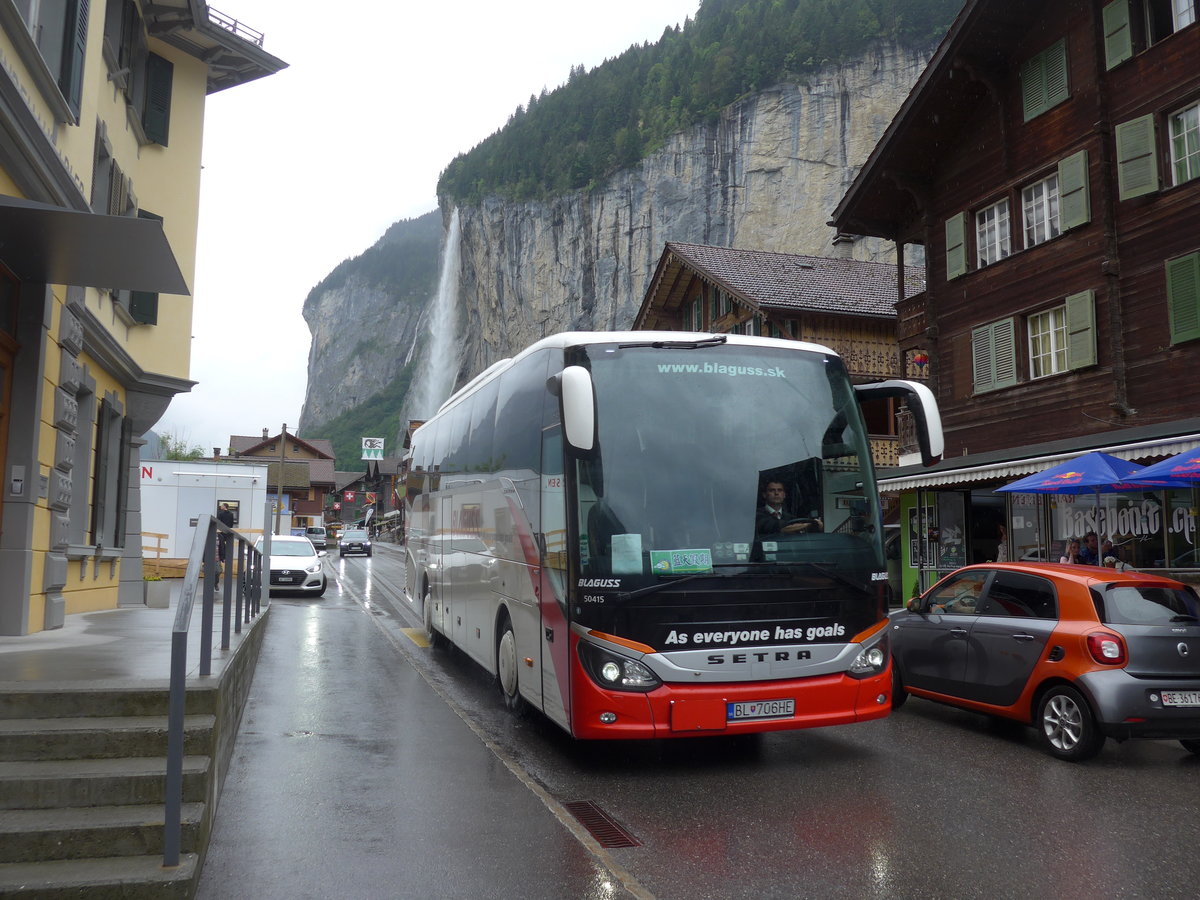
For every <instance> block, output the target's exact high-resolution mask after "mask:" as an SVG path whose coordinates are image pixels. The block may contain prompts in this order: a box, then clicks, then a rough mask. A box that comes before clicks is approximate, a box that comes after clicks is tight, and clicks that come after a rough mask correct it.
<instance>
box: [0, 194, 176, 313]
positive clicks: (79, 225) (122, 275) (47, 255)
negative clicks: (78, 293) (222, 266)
mask: <svg viewBox="0 0 1200 900" xmlns="http://www.w3.org/2000/svg"><path fill="white" fill-rule="evenodd" d="M0 261H2V262H3V263H4V264H5V265H6V266H8V268H9V269H11V270H12V271H13V273H14V274H15V275H16V276H17V277H18V278H20V279H21V280H22V281H36V282H44V283H46V284H69V285H79V286H83V287H97V288H107V289H109V290H133V291H149V292H152V293H160V294H188V293H190V292H189V291H188V286H187V283H186V282H184V280H183V274H182V273H181V272H180V271H179V263H178V262H176V261H175V254H174V253H173V252H172V251H171V245H170V244H169V243H168V242H167V237H166V235H165V234H163V230H162V223H161V222H159V221H158V220H156V219H143V218H138V217H135V216H102V215H98V214H97V213H91V212H81V211H79V210H74V209H66V208H64V207H61V206H51V205H49V204H46V203H37V202H35V201H33V200H24V199H21V198H20V197H10V196H7V195H0Z"/></svg>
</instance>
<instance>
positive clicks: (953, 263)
mask: <svg viewBox="0 0 1200 900" xmlns="http://www.w3.org/2000/svg"><path fill="white" fill-rule="evenodd" d="M966 242H967V214H966V213H965V212H961V213H959V214H958V215H956V216H951V217H950V218H949V219H947V220H946V280H947V281H952V280H953V279H955V278H958V277H959V276H960V275H965V274H966V272H967V246H966Z"/></svg>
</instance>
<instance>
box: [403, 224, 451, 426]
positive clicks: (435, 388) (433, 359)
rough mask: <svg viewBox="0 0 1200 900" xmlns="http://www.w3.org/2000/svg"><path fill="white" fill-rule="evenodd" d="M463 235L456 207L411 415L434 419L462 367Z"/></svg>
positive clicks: (434, 300)
mask: <svg viewBox="0 0 1200 900" xmlns="http://www.w3.org/2000/svg"><path fill="white" fill-rule="evenodd" d="M460 237H461V233H460V230H459V224H458V209H457V208H455V209H454V211H453V212H452V213H451V214H450V226H449V228H448V229H447V231H446V243H445V245H443V247H442V259H441V264H440V266H439V268H438V286H437V294H436V295H435V296H434V298H433V303H432V304H431V306H430V310H429V319H428V321H429V340H428V342H427V344H426V349H425V359H424V365H423V367H422V368H421V370H420V373H419V374H418V375H417V377H416V379H415V384H414V385H413V392H412V394H411V397H412V399H411V400H410V401H409V403H408V404H407V405H408V407H409V409H410V410H411V415H410V416H409V418H413V419H428V418H430V417H431V416H432V415H433V414H434V413H436V412H437V410H438V407H439V406H441V405H442V404H443V403H444V402H445V401H446V398H447V397H449V396H450V394H451V392H452V391H453V390H454V379H455V377H456V376H457V375H458V366H459V359H458V346H459V344H458V342H457V341H456V340H455V331H456V329H457V326H458V321H457V320H458V316H457V312H458V309H457V307H458V275H459V251H458V248H459V240H460Z"/></svg>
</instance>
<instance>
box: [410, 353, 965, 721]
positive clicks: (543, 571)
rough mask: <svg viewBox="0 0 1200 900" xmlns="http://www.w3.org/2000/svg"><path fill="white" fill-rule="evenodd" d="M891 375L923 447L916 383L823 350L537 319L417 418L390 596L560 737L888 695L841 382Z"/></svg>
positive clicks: (851, 713)
mask: <svg viewBox="0 0 1200 900" xmlns="http://www.w3.org/2000/svg"><path fill="white" fill-rule="evenodd" d="M901 396H903V397H906V398H907V399H908V405H909V408H910V409H911V410H913V412H914V418H915V419H916V421H917V422H918V432H919V435H920V442H921V445H922V454H923V456H924V457H925V458H926V461H927V462H928V461H931V460H932V459H934V458H936V456H938V455H940V453H941V443H942V432H941V420H940V418H939V416H938V413H937V408H936V404H935V403H934V400H933V397H932V394H931V393H930V392H929V391H928V389H926V388H925V387H924V386H922V385H919V384H916V383H913V382H905V381H888V382H880V383H877V384H866V385H852V384H851V382H850V378H849V377H848V376H847V374H846V370H845V367H844V366H843V364H842V361H841V359H840V358H839V357H838V356H837V354H835V353H834V352H832V351H831V350H829V349H827V348H825V347H821V346H818V345H815V344H808V343H801V342H796V341H783V340H772V339H769V338H756V337H745V336H739V335H711V334H690V333H684V332H643V331H638V332H598V333H564V334H559V335H555V336H553V337H548V338H545V339H544V340H541V341H539V342H537V343H536V344H534V345H532V346H531V347H529V348H528V349H526V350H525V351H524V352H522V353H520V354H519V355H517V356H515V357H514V358H512V359H509V360H504V361H502V362H499V363H496V364H495V365H493V366H492V367H491V368H489V369H488V370H487V371H486V372H484V373H483V374H481V375H480V376H479V377H477V378H475V379H474V380H473V381H472V382H470V383H469V384H467V385H466V386H465V387H463V388H462V389H461V390H459V391H458V392H457V393H455V394H454V395H453V396H452V397H451V398H450V399H449V400H447V401H446V402H445V404H443V405H442V407H441V409H440V410H438V413H437V415H435V416H434V417H433V418H431V419H430V420H429V421H427V422H426V423H425V424H424V425H422V426H421V427H420V428H418V429H417V430H416V431H415V432H414V433H413V435H412V439H411V445H410V448H409V453H408V473H409V474H408V492H407V503H408V504H409V506H408V510H407V513H408V514H407V516H406V523H407V536H406V537H407V540H406V547H407V551H406V562H407V575H406V594H407V598H408V602H410V603H411V604H412V605H413V607H414V609H416V610H420V611H421V613H422V615H423V617H424V622H425V630H426V632H427V633H428V636H429V638H430V640H431V641H432V642H434V643H437V642H440V641H443V640H448V641H451V642H452V643H453V644H455V645H456V646H457V647H459V648H461V649H462V650H463V651H464V652H465V653H467V654H468V655H470V656H471V657H472V658H474V659H475V660H477V661H478V662H479V663H480V665H482V666H483V667H484V668H485V669H487V670H488V671H489V672H491V673H493V674H494V675H496V677H497V680H498V682H499V685H500V689H501V692H502V694H503V696H504V699H505V702H506V703H507V705H508V706H509V707H510V708H511V709H513V710H514V711H522V710H524V709H525V708H526V707H529V706H532V707H533V708H535V709H538V710H540V711H541V712H543V713H544V714H545V715H546V716H548V717H549V718H550V719H552V720H553V721H555V722H557V723H558V724H559V725H561V726H562V727H563V728H565V729H566V730H567V731H569V732H570V733H571V734H572V735H574V736H575V737H578V738H658V737H672V736H682V735H706V734H729V733H738V732H750V731H769V730H779V729H792V728H807V727H811V726H816V725H839V724H844V723H849V722H861V721H865V720H868V719H877V718H881V717H883V716H886V715H888V712H889V710H890V709H891V704H890V696H891V671H890V658H891V656H890V653H889V649H888V632H887V628H886V627H885V626H886V622H887V618H886V614H887V603H886V600H885V588H886V584H887V566H886V563H885V560H884V554H883V527H882V523H881V521H880V507H879V498H878V493H877V491H876V487H875V475H874V472H873V471H872V463H871V455H870V447H869V445H868V439H867V432H866V429H865V428H864V425H863V417H862V413H861V410H860V409H859V401H861V400H863V399H866V398H883V397H901ZM768 490H769V491H770V494H768V493H767V492H768ZM781 495H783V496H781ZM768 496H769V497H770V498H771V499H772V501H773V502H775V501H778V503H777V505H779V506H781V507H782V509H781V513H782V518H778V517H772V516H768V515H766V513H765V506H766V498H767V497H768Z"/></svg>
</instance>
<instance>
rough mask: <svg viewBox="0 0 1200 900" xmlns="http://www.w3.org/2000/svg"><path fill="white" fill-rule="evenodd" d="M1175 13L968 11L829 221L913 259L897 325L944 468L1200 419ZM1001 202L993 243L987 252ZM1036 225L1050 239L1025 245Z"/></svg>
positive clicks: (1184, 90)
mask: <svg viewBox="0 0 1200 900" xmlns="http://www.w3.org/2000/svg"><path fill="white" fill-rule="evenodd" d="M1195 7H1196V3H1195V2H1194V0H1193V2H1192V3H1190V4H1188V3H1178V2H1177V3H1176V4H1175V5H1174V6H1172V4H1171V3H1170V2H1154V0H1117V2H1101V0H1061V2H1057V3H1043V2H1026V0H986V2H985V0H972V2H968V3H967V4H966V6H965V7H964V9H963V11H962V13H961V14H960V16H959V18H958V20H956V22H955V24H954V25H953V26H952V28H951V31H950V33H949V34H948V36H947V38H946V40H945V42H944V43H943V45H942V46H941V48H939V50H938V53H937V54H936V55H935V57H934V59H933V61H932V62H931V63H930V66H929V68H928V69H927V71H926V72H925V74H924V75H923V76H922V78H921V79H920V81H919V82H918V84H917V87H916V88H915V89H914V91H913V94H912V95H911V96H910V98H909V100H908V101H907V102H906V104H905V106H904V107H903V108H902V110H901V112H900V113H899V114H898V116H897V118H896V120H895V121H894V122H893V123H892V125H891V127H889V129H888V131H887V133H886V134H885V136H884V138H883V140H882V141H881V142H880V144H879V146H878V147H877V148H876V150H875V152H874V153H873V154H872V155H871V157H870V158H869V160H868V162H867V164H866V166H864V168H863V170H862V173H861V174H860V176H859V178H858V179H857V180H856V181H855V183H854V185H853V186H852V187H851V189H850V191H849V193H848V194H847V195H846V197H845V198H844V199H843V201H842V203H841V204H840V205H839V208H838V210H837V211H836V212H835V215H834V225H835V227H837V228H838V229H839V230H840V231H845V232H849V233H855V234H866V235H874V236H878V237H885V238H890V239H892V240H895V241H897V242H899V243H920V244H923V245H924V246H925V248H926V259H927V263H928V270H927V279H928V285H927V289H926V290H925V291H924V292H922V293H919V294H916V295H912V296H908V297H905V298H904V299H903V300H901V301H900V302H899V303H898V306H897V312H898V315H899V328H898V331H899V337H900V346H901V349H902V351H903V352H907V353H910V354H911V353H912V352H913V351H916V350H924V351H926V352H927V353H928V355H929V358H930V369H931V372H930V375H931V381H932V387H933V389H934V390H935V393H936V395H937V398H938V401H939V404H940V405H941V410H942V416H943V421H944V424H945V427H946V453H947V456H948V457H950V456H960V455H964V454H978V453H987V452H991V451H996V450H1001V449H1004V448H1011V447H1019V446H1022V445H1029V444H1034V443H1037V442H1044V441H1052V440H1058V439H1062V438H1064V437H1080V438H1085V437H1088V436H1100V435H1103V434H1105V433H1108V432H1113V431H1114V430H1118V429H1124V428H1131V427H1138V426H1143V425H1149V424H1153V423H1162V422H1164V421H1167V420H1171V419H1185V418H1188V417H1190V416H1192V415H1194V410H1195V409H1196V408H1197V406H1198V405H1200V382H1197V381H1195V380H1194V379H1192V378H1190V377H1189V375H1190V374H1191V372H1192V367H1193V366H1194V365H1196V362H1197V359H1198V356H1197V352H1196V351H1197V349H1198V348H1200V343H1198V342H1197V341H1198V340H1200V262H1197V260H1200V177H1198V176H1200V149H1197V141H1200V136H1198V135H1197V132H1196V128H1197V126H1196V124H1195V122H1196V116H1197V105H1198V104H1200V65H1197V60H1200V24H1197V23H1195V22H1194V19H1195V13H1196V9H1195ZM1181 11H1182V17H1181V18H1179V19H1177V20H1172V19H1171V16H1172V14H1173V13H1176V14H1179V13H1180V12H1181ZM1189 11H1190V13H1191V19H1192V20H1189V19H1188V15H1187V14H1188V12H1189ZM1173 130H1174V133H1175V134H1176V135H1177V138H1176V140H1175V141H1174V149H1173V146H1172V145H1173V141H1172V136H1173ZM1189 141H1190V142H1191V143H1189ZM1189 148H1191V149H1189ZM1048 194H1049V199H1050V200H1052V201H1053V204H1054V205H1053V206H1051V205H1050V204H1049V203H1048V202H1047V199H1048V198H1047V195H1048ZM1004 203H1007V221H1008V228H1009V234H1010V243H1009V246H1008V247H1007V248H996V249H997V250H998V251H999V252H993V253H992V254H991V256H992V257H993V258H988V249H989V246H990V244H989V238H990V236H991V232H989V224H991V223H992V222H993V221H994V219H995V218H996V216H995V215H994V213H995V212H996V210H997V209H998V208H999V207H998V204H1004ZM1039 206H1040V207H1041V209H1039ZM1045 210H1050V211H1052V212H1053V213H1054V215H1056V216H1057V217H1058V226H1057V227H1058V229H1059V231H1060V233H1057V234H1054V233H1053V231H1054V228H1053V227H1051V228H1050V230H1049V231H1048V232H1045V233H1038V230H1037V229H1038V228H1039V213H1041V212H1043V211H1045ZM1040 238H1045V239H1044V240H1039V239H1040ZM1064 326H1065V327H1064ZM1047 340H1048V341H1049V342H1050V343H1051V344H1057V345H1065V346H1063V347H1062V348H1061V349H1060V352H1059V353H1058V355H1057V356H1054V355H1051V356H1050V357H1047V356H1046V354H1045V353H1044V352H1039V351H1044V350H1045V349H1046V346H1047ZM1056 349H1059V348H1057V347H1056ZM1062 349H1065V351H1066V352H1065V354H1064V353H1062V352H1061V350H1062Z"/></svg>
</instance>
